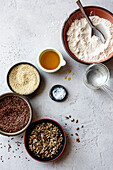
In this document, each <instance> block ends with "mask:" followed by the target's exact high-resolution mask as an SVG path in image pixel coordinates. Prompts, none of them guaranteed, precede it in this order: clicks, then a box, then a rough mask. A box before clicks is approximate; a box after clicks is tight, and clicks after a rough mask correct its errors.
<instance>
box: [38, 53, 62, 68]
mask: <svg viewBox="0 0 113 170" xmlns="http://www.w3.org/2000/svg"><path fill="white" fill-rule="evenodd" d="M40 64H41V66H42V67H43V68H45V69H47V70H54V69H56V68H57V67H58V66H59V64H60V57H59V55H58V54H57V53H56V52H55V51H53V50H50V51H46V52H44V53H42V55H41V57H40Z"/></svg>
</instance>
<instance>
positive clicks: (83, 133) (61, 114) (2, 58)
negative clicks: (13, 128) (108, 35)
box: [0, 0, 113, 170]
mask: <svg viewBox="0 0 113 170" xmlns="http://www.w3.org/2000/svg"><path fill="white" fill-rule="evenodd" d="M82 2H83V4H84V5H98V6H102V7H105V8H107V9H108V10H110V11H111V12H113V0H99V1H97V0H95V1H94V0H82ZM75 9H77V5H76V1H74V0H0V94H3V93H5V92H9V91H10V90H9V88H8V86H7V83H6V75H7V72H8V69H9V68H10V67H11V66H12V65H13V64H15V63H17V62H20V61H29V62H31V63H33V64H34V65H35V66H36V67H37V62H36V58H37V55H38V53H39V51H40V50H42V49H43V48H45V47H48V46H50V47H54V48H56V49H58V50H59V51H60V52H61V53H62V54H63V56H64V58H65V60H66V61H67V65H66V66H65V67H64V68H62V69H61V70H60V71H58V72H57V73H54V74H47V73H44V72H42V71H41V70H40V73H41V75H42V84H41V87H40V89H39V92H38V93H37V95H36V96H34V97H32V98H30V102H31V104H32V107H33V111H34V118H33V119H34V120H35V119H37V118H44V117H49V118H53V119H55V120H56V121H58V122H59V123H60V124H61V125H62V126H63V128H64V129H65V131H66V134H67V147H66V150H65V152H64V154H63V155H62V156H61V157H60V158H59V159H58V160H57V161H55V162H53V163H48V164H44V163H39V162H36V161H35V160H33V159H32V158H30V156H29V155H28V154H27V153H26V151H25V149H24V146H23V144H21V146H20V147H19V150H17V151H15V153H13V152H12V151H14V150H15V149H16V148H18V147H17V145H16V143H15V142H16V141H20V142H23V139H22V138H21V136H22V135H20V136H16V137H14V139H13V140H10V139H11V138H8V137H4V136H2V135H1V136H0V143H2V144H1V145H0V156H3V158H2V159H3V161H4V162H2V161H1V160H0V169H1V170H15V169H16V170H36V169H41V170H55V169H59V170H61V169H65V170H72V169H73V170H113V101H112V100H111V99H110V98H109V96H108V95H107V94H105V93H104V92H103V91H101V90H97V91H93V90H90V89H88V88H86V87H85V86H84V84H83V81H82V78H83V74H84V71H85V68H86V67H87V66H86V65H83V64H79V63H77V62H76V61H74V60H73V59H71V58H70V57H69V56H68V54H67V53H66V52H65V50H64V48H63V45H62V39H61V31H62V26H63V23H64V21H65V19H66V18H67V17H68V16H69V14H70V13H72V12H73V11H74V10H75ZM107 66H108V67H109V68H110V71H111V73H112V74H111V76H112V77H113V60H111V61H110V62H108V63H107ZM69 69H71V70H72V72H73V73H75V75H74V76H72V75H70V76H71V81H67V80H65V79H64V76H66V74H67V72H68V70H69ZM54 84H62V85H64V86H65V87H66V88H67V90H68V93H69V95H68V98H67V100H66V101H65V102H62V103H56V102H54V101H52V100H51V99H50V98H49V90H50V88H51V87H52V86H53V85H54ZM109 84H110V86H111V87H112V88H113V83H112V79H111V80H110V83H109ZM68 115H72V118H75V119H78V120H79V123H78V126H79V127H81V125H82V124H83V125H84V128H83V129H80V131H79V136H80V140H81V142H80V143H76V137H75V135H74V136H73V137H72V136H71V133H73V134H74V133H75V132H76V127H77V125H76V123H75V122H73V123H71V122H70V120H66V119H65V116H68ZM65 123H67V124H68V125H67V126H65ZM8 140H9V142H8ZM8 143H10V145H11V147H12V148H11V149H10V152H8ZM4 145H5V146H6V147H4ZM1 147H3V148H1ZM22 150H23V153H21V151H22ZM14 156H16V158H14ZM19 156H21V157H20V158H19ZM9 157H10V159H8V158H9ZM25 157H27V159H26V158H25ZM28 160H30V161H28Z"/></svg>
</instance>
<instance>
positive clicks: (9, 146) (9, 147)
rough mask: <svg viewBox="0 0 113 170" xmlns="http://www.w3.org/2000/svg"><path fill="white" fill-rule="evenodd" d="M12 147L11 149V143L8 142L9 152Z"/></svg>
mask: <svg viewBox="0 0 113 170" xmlns="http://www.w3.org/2000/svg"><path fill="white" fill-rule="evenodd" d="M10 149H11V145H10V144H8V152H10Z"/></svg>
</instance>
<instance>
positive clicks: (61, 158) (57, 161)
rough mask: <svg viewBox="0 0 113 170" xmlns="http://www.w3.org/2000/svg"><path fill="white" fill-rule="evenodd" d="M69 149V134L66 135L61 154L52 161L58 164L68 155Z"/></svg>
mask: <svg viewBox="0 0 113 170" xmlns="http://www.w3.org/2000/svg"><path fill="white" fill-rule="evenodd" d="M70 150H71V140H70V138H69V136H67V135H66V147H65V150H64V152H63V154H62V155H61V156H60V157H59V158H58V159H56V160H55V161H54V162H53V163H57V164H59V163H61V162H63V161H64V160H65V159H66V157H68V156H69V153H70Z"/></svg>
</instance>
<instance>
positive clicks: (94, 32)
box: [76, 0, 106, 43]
mask: <svg viewBox="0 0 113 170" xmlns="http://www.w3.org/2000/svg"><path fill="white" fill-rule="evenodd" d="M76 3H77V5H78V6H79V8H80V10H81V12H82V13H83V14H84V16H85V18H86V20H87V21H88V23H89V25H90V27H91V29H92V31H91V36H93V35H95V36H97V37H99V38H100V40H101V41H102V43H105V42H106V40H105V37H104V35H103V33H102V32H101V31H100V30H98V29H97V28H96V27H95V26H94V25H93V23H92V22H91V20H90V18H89V17H88V16H87V15H86V13H85V11H84V9H83V6H82V4H81V2H80V0H77V1H76Z"/></svg>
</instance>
